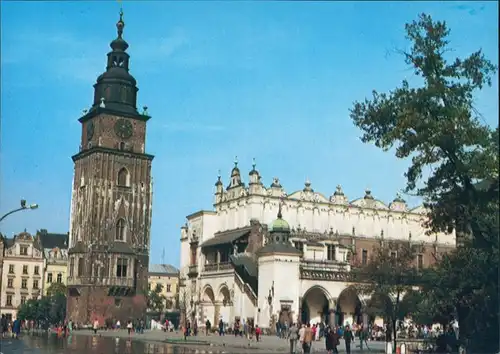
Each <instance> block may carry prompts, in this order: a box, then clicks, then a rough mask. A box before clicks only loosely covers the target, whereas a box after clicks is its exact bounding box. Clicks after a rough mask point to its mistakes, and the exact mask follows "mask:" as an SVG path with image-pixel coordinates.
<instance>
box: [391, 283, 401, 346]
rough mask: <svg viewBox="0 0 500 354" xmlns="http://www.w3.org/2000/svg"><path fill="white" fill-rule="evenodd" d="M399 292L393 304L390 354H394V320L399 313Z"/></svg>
mask: <svg viewBox="0 0 500 354" xmlns="http://www.w3.org/2000/svg"><path fill="white" fill-rule="evenodd" d="M399 296H400V294H399V291H398V292H397V294H396V303H395V304H394V309H393V311H392V335H393V337H392V352H393V353H396V342H397V340H396V334H397V333H396V320H397V317H398V312H399Z"/></svg>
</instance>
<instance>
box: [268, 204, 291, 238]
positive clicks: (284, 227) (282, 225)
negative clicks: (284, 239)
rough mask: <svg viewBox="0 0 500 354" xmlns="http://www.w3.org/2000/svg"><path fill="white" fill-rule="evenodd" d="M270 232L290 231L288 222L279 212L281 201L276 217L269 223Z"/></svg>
mask: <svg viewBox="0 0 500 354" xmlns="http://www.w3.org/2000/svg"><path fill="white" fill-rule="evenodd" d="M271 232H290V224H288V222H287V221H286V220H285V219H283V215H282V214H281V203H280V205H279V209H278V218H277V219H276V220H274V221H273V223H272V224H271Z"/></svg>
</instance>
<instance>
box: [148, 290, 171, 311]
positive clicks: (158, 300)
mask: <svg viewBox="0 0 500 354" xmlns="http://www.w3.org/2000/svg"><path fill="white" fill-rule="evenodd" d="M162 292H163V285H162V284H156V286H155V288H154V289H152V290H149V291H148V293H147V296H146V297H147V303H148V309H149V310H150V311H157V312H163V310H164V309H165V304H166V300H167V298H166V297H165V295H163V294H162Z"/></svg>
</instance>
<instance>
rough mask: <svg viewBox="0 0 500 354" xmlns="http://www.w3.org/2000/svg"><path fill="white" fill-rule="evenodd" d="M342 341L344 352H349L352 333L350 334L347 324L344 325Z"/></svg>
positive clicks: (352, 340) (352, 337) (348, 353)
mask: <svg viewBox="0 0 500 354" xmlns="http://www.w3.org/2000/svg"><path fill="white" fill-rule="evenodd" d="M344 342H345V352H346V353H347V354H351V343H352V342H354V335H353V334H352V331H351V329H350V328H349V326H346V327H345V330H344Z"/></svg>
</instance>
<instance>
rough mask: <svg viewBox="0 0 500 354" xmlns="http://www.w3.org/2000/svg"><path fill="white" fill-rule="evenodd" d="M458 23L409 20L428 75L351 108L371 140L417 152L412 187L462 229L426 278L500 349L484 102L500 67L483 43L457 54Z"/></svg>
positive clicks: (408, 54)
mask: <svg viewBox="0 0 500 354" xmlns="http://www.w3.org/2000/svg"><path fill="white" fill-rule="evenodd" d="M449 33H450V30H449V29H448V28H447V26H446V23H445V22H440V21H433V19H432V18H431V17H430V16H428V15H426V14H421V15H420V16H419V18H418V20H416V21H413V22H412V23H409V24H407V25H406V38H407V39H408V40H409V41H410V42H411V47H410V50H409V51H402V52H401V53H402V55H403V56H404V59H405V61H406V63H407V64H408V65H410V66H411V67H412V68H413V70H414V74H415V76H417V77H418V78H420V81H421V85H419V86H416V87H411V86H410V84H409V82H408V81H406V80H404V81H403V82H402V84H401V86H400V87H398V88H396V89H394V90H392V91H390V92H389V93H379V92H377V91H373V96H372V98H371V99H365V100H364V101H363V102H355V103H354V107H353V108H352V110H351V118H352V120H353V122H354V124H355V125H356V126H357V127H359V128H360V129H361V130H362V132H363V134H362V137H361V139H362V141H363V142H367V143H368V142H369V143H374V144H375V146H377V147H379V148H382V149H383V150H385V151H387V150H389V149H392V148H394V151H395V155H396V157H398V158H403V159H405V158H410V159H411V164H410V167H409V168H408V170H407V172H406V173H405V176H406V180H407V183H406V188H405V191H406V192H407V193H411V194H414V195H417V196H420V197H422V198H423V200H424V204H425V206H426V207H427V208H428V210H429V215H428V216H429V218H428V221H427V222H426V225H425V226H426V227H428V228H429V233H435V232H443V231H444V232H451V231H452V230H455V231H456V235H457V237H458V240H459V241H460V243H459V246H461V247H459V248H458V249H457V250H456V251H455V252H452V253H451V254H449V255H447V256H445V257H444V258H443V259H441V260H440V261H439V263H438V265H437V266H436V267H434V269H433V270H432V271H431V272H429V274H428V279H427V282H426V284H425V286H424V288H425V291H426V294H427V295H426V296H427V300H428V301H427V303H428V305H429V307H430V308H431V309H432V310H433V311H434V313H435V315H436V316H435V317H441V318H446V317H448V316H451V313H452V312H455V314H458V319H459V325H460V336H461V339H462V340H466V341H468V342H469V348H470V349H471V350H472V351H474V352H476V351H477V352H484V351H485V350H483V349H484V345H489V346H490V348H487V350H486V351H487V352H497V351H498V343H499V340H498V333H499V330H498V263H499V259H498V246H499V245H498V213H499V209H498V201H499V196H498V172H499V164H498V163H499V161H498V155H499V140H498V139H499V132H498V127H497V128H496V129H494V128H492V127H490V126H488V125H487V124H485V123H482V117H481V114H480V113H479V112H478V111H477V109H476V108H475V106H474V96H475V94H476V93H477V92H478V91H479V90H481V89H483V88H484V87H485V86H488V85H491V81H492V76H493V75H494V74H495V73H496V69H497V68H496V66H495V65H493V64H492V63H491V62H490V61H489V60H487V59H486V58H485V57H484V55H483V53H482V51H481V50H478V51H476V52H474V53H472V54H471V55H469V56H468V57H466V58H455V59H451V58H449V53H450V52H451V47H450V43H449V39H448V36H449ZM424 172H425V176H424ZM462 240H465V241H463V242H462ZM492 343H494V346H495V348H492V347H491V345H492Z"/></svg>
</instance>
